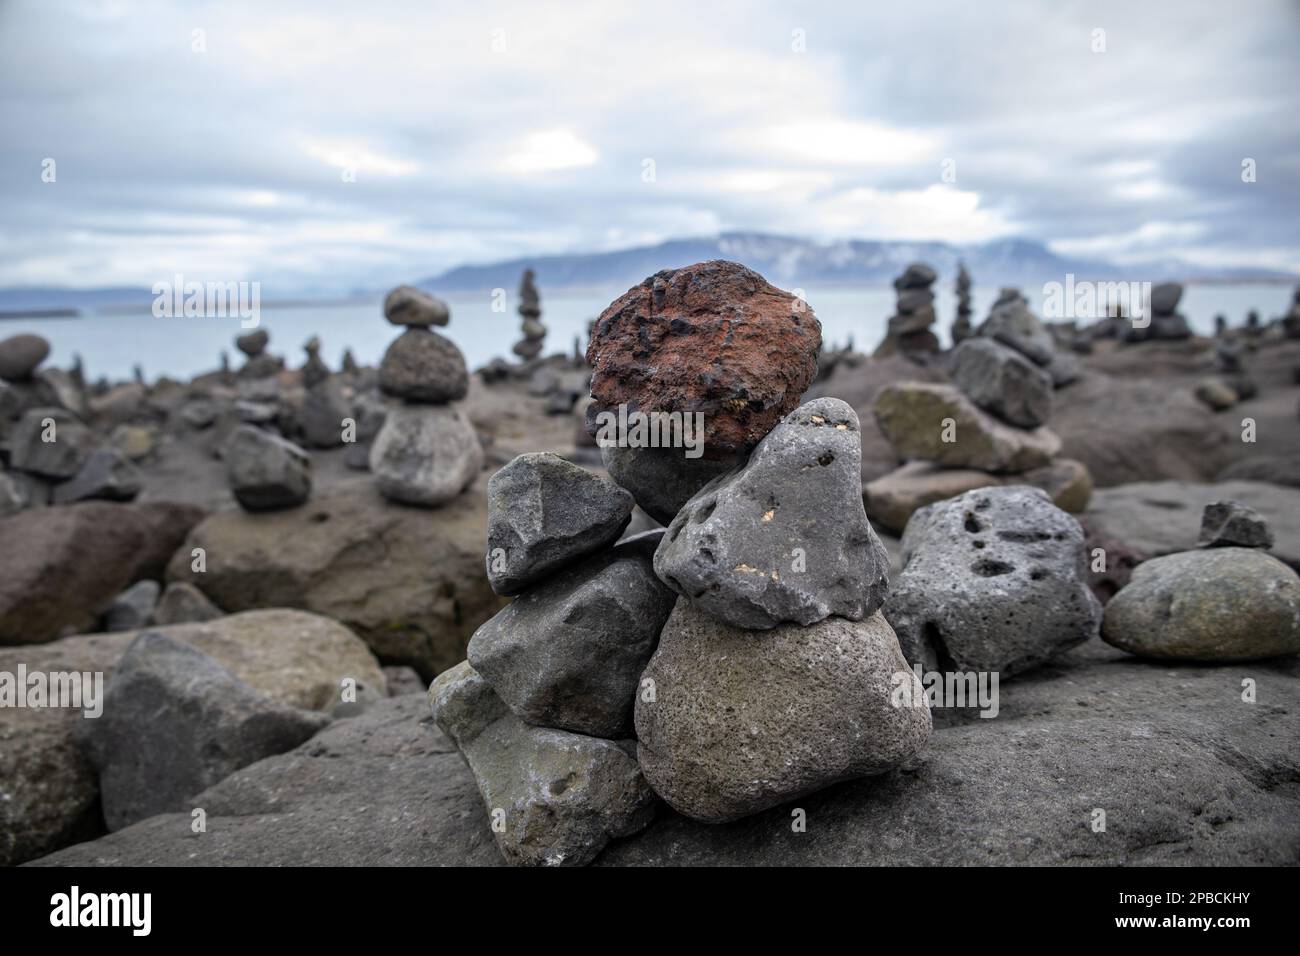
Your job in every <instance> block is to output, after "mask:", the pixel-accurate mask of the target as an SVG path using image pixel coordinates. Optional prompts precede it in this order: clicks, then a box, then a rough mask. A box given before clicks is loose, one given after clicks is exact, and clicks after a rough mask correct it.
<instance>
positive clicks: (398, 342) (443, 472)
mask: <svg viewBox="0 0 1300 956" xmlns="http://www.w3.org/2000/svg"><path fill="white" fill-rule="evenodd" d="M384 316H385V318H387V319H388V321H389V322H390V323H392V324H393V325H397V326H403V327H405V331H404V332H403V333H402V334H401V335H399V336H398V337H397V338H396V339H395V340H394V341H393V343H392V344H391V345H389V347H388V350H387V351H386V352H385V353H384V357H383V360H382V361H381V362H380V364H379V388H380V390H381V391H382V392H383V393H384V394H385V395H388V396H390V397H392V398H396V399H400V400H401V403H402V404H401V405H400V406H398V407H396V408H393V409H392V410H390V411H389V412H388V413H387V415H386V417H385V418H384V421H383V425H382V427H381V428H380V429H379V431H378V433H377V434H376V435H375V436H374V440H373V443H372V444H371V446H370V456H369V464H370V471H371V472H373V473H374V476H375V482H376V484H377V485H378V487H379V490H380V492H381V493H382V494H383V495H384V496H385V497H387V498H390V499H392V500H394V501H400V502H402V503H404V504H411V505H418V506H420V507H425V508H435V507H438V506H439V505H442V504H445V503H447V502H448V501H450V500H452V499H453V498H455V497H456V496H457V495H459V494H460V493H461V492H462V491H464V490H465V488H466V487H468V486H469V485H470V484H471V483H472V482H473V481H474V479H475V478H476V477H477V476H478V473H479V470H480V469H481V468H482V466H483V448H482V446H481V444H480V443H479V440H478V435H477V433H476V432H475V431H474V427H473V426H472V425H471V424H470V423H469V419H468V418H467V417H466V416H465V413H464V412H463V411H462V410H461V408H460V406H459V404H457V403H458V402H459V401H460V400H461V399H463V398H464V397H465V395H466V393H467V392H468V391H469V371H468V369H467V368H466V367H465V357H464V355H462V354H461V351H460V349H458V348H457V347H456V344H455V343H454V342H452V341H451V339H449V338H447V337H446V336H444V335H441V334H439V333H437V332H435V331H433V329H431V328H430V326H431V325H440V326H445V325H447V324H448V323H449V322H450V321H451V310H450V309H449V308H448V306H447V304H446V303H445V302H443V301H442V300H441V299H438V298H437V297H435V296H432V295H430V294H428V293H427V292H424V291H422V290H420V289H415V288H412V287H410V286H401V287H399V288H397V289H394V290H393V291H392V292H390V293H389V294H388V296H387V298H386V299H385V300H384Z"/></svg>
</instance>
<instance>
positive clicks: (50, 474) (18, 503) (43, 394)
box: [0, 333, 144, 517]
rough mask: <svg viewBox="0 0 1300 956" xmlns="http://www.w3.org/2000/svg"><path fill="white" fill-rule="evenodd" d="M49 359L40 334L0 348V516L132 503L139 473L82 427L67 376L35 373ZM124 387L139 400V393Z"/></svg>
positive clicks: (78, 395)
mask: <svg viewBox="0 0 1300 956" xmlns="http://www.w3.org/2000/svg"><path fill="white" fill-rule="evenodd" d="M49 354H50V343H49V342H48V341H47V340H46V339H45V338H43V337H42V336H39V335H32V334H29V333H24V334H19V335H14V336H11V337H9V338H6V339H4V340H3V341H0V445H3V447H4V454H0V517H3V516H5V515H9V514H13V513H15V512H18V511H22V510H24V509H26V508H33V507H43V506H45V505H47V504H69V503H71V502H74V501H85V500H91V499H99V500H107V501H130V500H131V499H133V498H135V497H136V496H137V495H138V494H139V493H140V491H141V490H142V488H143V475H142V474H141V472H140V470H139V468H137V467H136V466H135V464H133V463H132V461H131V460H130V459H128V458H127V456H126V455H125V453H124V452H123V451H121V450H120V449H118V448H117V447H115V446H114V445H113V444H111V443H107V444H106V443H104V442H103V440H102V438H101V436H100V435H99V434H98V433H97V432H96V431H95V429H93V428H92V427H91V426H90V425H89V424H87V422H86V420H85V419H84V416H85V415H86V413H87V407H86V403H85V400H84V393H83V392H82V391H80V390H79V389H78V388H77V387H76V385H75V382H74V377H73V375H71V374H70V373H68V372H66V371H64V370H63V369H57V368H49V367H46V368H42V367H41V363H42V362H44V361H45V359H46V358H47V357H48V356H49ZM129 388H130V389H131V390H132V391H133V392H134V393H136V394H138V395H139V396H140V398H141V399H142V400H143V397H144V392H143V389H139V388H138V387H137V386H134V385H132V386H129ZM105 407H106V408H107V407H111V405H106V406H105Z"/></svg>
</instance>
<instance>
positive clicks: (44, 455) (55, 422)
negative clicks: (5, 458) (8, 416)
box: [9, 407, 97, 480]
mask: <svg viewBox="0 0 1300 956" xmlns="http://www.w3.org/2000/svg"><path fill="white" fill-rule="evenodd" d="M47 439H48V440H47ZM96 444H97V440H96V438H95V434H94V432H92V431H91V430H90V429H89V428H87V427H86V426H85V425H84V424H83V423H82V422H81V421H80V420H79V419H78V418H77V416H76V415H74V414H72V412H70V411H68V410H67V409H63V408H53V407H45V408H31V409H28V410H27V411H26V412H24V413H23V416H22V418H20V419H19V420H18V423H17V424H16V425H15V426H14V427H13V431H12V432H10V434H9V464H10V465H11V466H13V467H14V468H17V469H19V470H20V471H30V472H32V473H33V474H36V475H40V476H42V477H44V478H53V479H55V480H62V479H67V478H71V477H73V476H74V475H75V474H76V473H77V472H78V471H80V470H81V466H82V465H84V464H85V463H86V459H87V458H89V457H90V455H91V452H93V451H94V450H95V445H96Z"/></svg>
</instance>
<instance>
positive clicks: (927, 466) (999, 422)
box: [863, 288, 1092, 532]
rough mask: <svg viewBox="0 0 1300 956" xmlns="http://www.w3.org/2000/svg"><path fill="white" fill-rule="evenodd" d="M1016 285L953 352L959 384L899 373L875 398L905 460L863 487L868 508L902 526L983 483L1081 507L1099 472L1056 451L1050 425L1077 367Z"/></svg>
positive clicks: (954, 373) (879, 416) (885, 427)
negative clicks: (1056, 396) (1059, 392)
mask: <svg viewBox="0 0 1300 956" xmlns="http://www.w3.org/2000/svg"><path fill="white" fill-rule="evenodd" d="M1072 360H1073V357H1072V356H1069V355H1065V354H1058V353H1057V352H1056V350H1055V345H1054V343H1053V341H1052V338H1051V336H1050V334H1049V333H1048V332H1047V330H1046V329H1045V328H1044V327H1043V325H1042V323H1041V322H1039V320H1038V318H1037V316H1035V315H1034V314H1033V313H1032V312H1031V311H1030V310H1029V306H1028V303H1027V302H1026V301H1025V299H1024V297H1023V296H1022V295H1021V294H1020V292H1019V291H1018V290H1016V289H1011V288H1006V289H1003V290H1002V292H1001V294H1000V295H999V296H998V299H997V301H996V302H995V303H994V305H993V308H992V309H991V310H990V312H989V317H988V319H987V320H986V321H985V322H984V323H983V325H981V326H980V329H979V334H978V335H975V336H972V337H969V338H966V339H964V340H963V341H961V342H960V343H958V344H957V346H956V348H954V349H953V350H952V352H951V354H950V355H949V356H948V365H949V372H950V375H951V378H952V384H950V385H945V384H934V383H924V382H899V383H895V384H893V385H889V386H886V387H885V388H884V389H882V390H881V391H880V393H879V395H878V396H877V398H876V402H875V405H874V406H873V408H872V411H873V413H874V414H875V417H876V422H877V424H879V426H880V429H881V431H883V432H884V434H885V437H886V438H887V439H888V440H889V442H890V444H891V445H892V446H893V448H894V451H895V452H896V453H897V454H898V457H899V458H901V459H904V461H905V462H906V464H904V465H903V466H902V467H900V468H899V469H897V470H896V471H894V472H892V473H890V474H888V475H885V476H883V477H882V478H879V479H876V480H875V481H873V482H871V483H870V484H869V485H867V486H866V487H865V488H864V489H863V494H864V495H865V497H866V501H867V513H868V514H869V515H870V516H871V517H872V519H873V520H876V521H878V522H880V523H881V524H882V525H884V526H885V527H887V528H889V529H890V530H893V531H896V532H898V531H902V530H903V529H904V528H905V527H906V525H907V521H908V519H909V518H910V517H911V515H912V514H913V512H915V511H916V510H917V509H918V508H921V507H923V506H925V505H928V504H933V503H934V502H936V501H942V500H944V499H946V498H949V497H952V496H954V495H958V494H962V493H964V492H967V491H972V490H974V489H977V488H985V487H992V486H1000V485H1008V484H1026V485H1031V486H1034V487H1038V488H1042V489H1043V490H1044V491H1046V492H1047V493H1048V494H1049V495H1050V496H1051V497H1052V499H1053V500H1054V501H1055V502H1056V503H1057V504H1059V505H1060V506H1061V507H1063V508H1066V509H1067V510H1070V511H1082V510H1083V509H1084V508H1085V507H1086V506H1087V503H1088V498H1089V496H1090V495H1091V492H1092V479H1091V477H1090V476H1089V474H1088V470H1087V468H1086V467H1084V466H1083V465H1082V464H1081V463H1080V462H1077V461H1072V460H1062V459H1057V457H1056V456H1057V454H1058V453H1059V452H1060V449H1061V441H1060V439H1059V438H1058V437H1057V436H1056V434H1055V433H1054V432H1053V431H1052V430H1051V429H1050V428H1048V427H1047V421H1048V419H1049V417H1050V416H1051V412H1052V402H1053V393H1054V388H1055V387H1056V386H1057V385H1058V384H1060V382H1061V381H1063V380H1068V379H1069V378H1070V376H1071V375H1073V374H1077V369H1072V368H1071V367H1069V366H1068V364H1067V363H1068V362H1069V361H1072Z"/></svg>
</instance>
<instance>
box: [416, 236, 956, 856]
mask: <svg viewBox="0 0 1300 956" xmlns="http://www.w3.org/2000/svg"><path fill="white" fill-rule="evenodd" d="M820 340H821V333H820V325H819V323H818V322H817V320H816V317H815V316H813V315H812V314H811V312H809V311H808V310H807V308H806V307H803V308H802V309H800V308H796V307H795V306H794V299H793V297H791V296H789V295H788V294H787V293H784V292H781V291H780V290H778V289H776V288H774V287H773V286H771V285H769V284H768V283H767V282H766V281H765V280H763V278H762V277H761V276H759V275H757V274H756V273H754V272H752V271H751V270H749V269H746V268H744V267H743V266H739V265H737V264H735V263H728V262H707V263H700V264H697V265H694V266H688V267H686V268H684V269H677V270H669V271H665V272H661V273H659V274H657V275H655V276H653V277H651V278H650V279H647V280H646V281H645V282H644V283H642V284H641V285H640V286H638V287H636V288H634V289H632V290H630V291H629V292H628V293H627V294H626V295H624V296H622V297H620V298H619V299H618V300H617V301H615V302H614V303H613V304H612V305H611V306H610V307H609V308H608V309H607V310H606V311H605V312H604V313H603V314H602V315H601V317H600V319H599V321H598V323H597V327H596V330H595V333H594V334H593V336H592V339H591V343H590V345H589V347H588V360H589V361H590V362H591V364H592V366H593V368H594V379H593V382H592V395H593V402H592V406H591V407H592V409H594V410H595V411H596V414H599V413H600V412H602V411H606V410H608V409H609V408H610V407H611V406H618V405H626V406H630V407H632V408H634V409H637V410H643V411H650V410H657V411H662V412H672V411H676V412H691V411H702V412H705V413H706V430H705V441H706V447H708V446H710V445H715V444H716V448H714V452H715V453H716V454H718V455H719V456H720V458H721V460H722V461H724V462H727V463H728V464H727V465H726V467H727V468H728V469H730V473H729V474H728V475H727V476H726V477H725V478H720V479H719V480H717V481H714V482H712V483H710V484H708V486H707V487H703V488H701V487H700V484H701V483H702V482H701V481H700V480H699V479H700V478H701V477H702V476H701V475H700V474H699V473H697V472H695V471H693V470H689V469H686V468H681V467H678V463H677V458H678V457H679V456H674V455H666V456H664V457H662V458H659V459H657V460H656V464H655V466H654V467H655V473H654V474H653V475H648V474H646V473H645V471H646V469H643V468H634V469H633V470H632V471H631V473H630V474H631V476H632V478H633V479H634V480H633V481H631V482H630V486H629V487H626V488H620V487H619V486H618V484H617V483H616V482H611V481H610V480H608V479H605V478H601V477H597V476H596V475H592V474H589V473H587V472H585V471H583V470H582V469H581V468H579V467H577V466H576V465H573V464H571V463H568V462H565V461H563V460H562V459H560V458H557V457H555V456H553V455H545V454H533V455H523V456H521V457H519V458H517V459H515V460H514V461H513V462H511V463H510V464H509V465H507V466H506V467H505V468H503V469H502V470H501V471H499V472H498V473H497V474H496V475H494V476H493V477H492V479H491V480H490V481H489V482H488V508H489V516H488V554H487V571H488V578H489V580H490V581H491V583H492V586H493V588H494V589H495V590H496V591H497V592H498V593H500V594H507V595H512V596H514V601H513V603H511V604H510V605H509V606H508V607H506V608H505V609H504V610H503V611H501V612H500V613H498V614H497V616H496V617H494V618H493V619H492V620H490V621H488V622H487V623H486V624H484V625H483V626H482V627H480V628H479V630H478V631H477V632H476V633H475V635H474V637H473V639H472V640H471V641H470V644H469V650H468V660H467V661H466V662H465V663H463V664H461V665H459V666H458V667H456V668H453V669H452V670H450V671H447V672H445V673H444V674H442V675H440V676H439V677H438V679H437V680H435V681H434V683H433V686H432V687H431V688H430V691H429V696H430V700H431V702H432V706H433V713H434V719H435V720H436V722H437V723H438V725H439V726H440V727H441V728H442V729H443V731H444V732H446V733H447V735H448V736H449V737H451V738H452V740H453V741H455V743H456V745H457V746H458V747H459V748H460V751H461V754H462V755H463V756H464V758H465V760H466V762H467V763H468V765H469V767H470V770H471V771H472V772H473V774H474V777H475V779H476V781H477V783H478V786H479V790H480V792H481V793H482V795H483V802H484V807H485V811H486V812H487V813H488V814H489V815H491V816H492V817H493V820H494V823H495V824H496V825H495V826H493V831H494V835H495V837H496V840H497V845H498V847H499V848H500V849H501V852H502V854H503V855H504V856H505V858H506V859H507V860H508V861H510V862H512V863H518V864H534V865H537V864H540V865H555V864H565V865H580V864H583V863H586V862H588V861H589V860H591V859H592V858H594V857H595V856H596V854H597V853H599V852H600V850H601V849H602V848H603V847H604V846H605V845H606V843H608V842H609V841H610V840H612V839H616V838H619V837H624V836H628V835H630V834H632V833H635V832H636V831H637V830H639V829H641V828H642V827H644V826H646V825H647V823H648V822H649V821H650V819H651V818H652V817H653V815H654V812H655V805H656V803H657V801H658V798H663V799H664V800H665V801H666V802H668V803H669V804H670V805H672V806H673V807H674V808H675V809H676V810H678V811H679V812H680V813H683V814H685V815H687V816H689V817H692V818H694V819H697V820H702V821H706V822H711V823H717V822H724V821H728V820H735V819H738V818H740V817H744V816H747V815H750V814H754V813H758V812H761V811H763V810H765V809H768V808H770V807H773V806H776V805H778V804H780V803H783V802H785V801H787V800H790V799H793V798H795V797H799V796H802V795H804V794H807V793H811V792H813V791H815V790H819V789H821V788H823V787H826V786H830V785H831V784H833V783H837V782H839V781H841V780H849V779H853V778H858V777H866V776H871V775H874V774H879V773H883V772H885V771H887V770H889V769H890V768H893V767H896V766H898V765H899V764H901V763H903V762H904V761H906V760H908V759H909V758H911V757H912V756H913V755H915V754H916V752H917V751H919V750H920V749H921V748H922V747H923V746H924V745H925V743H926V741H927V739H928V737H929V735H930V731H931V719H930V713H929V709H928V705H927V702H926V700H925V695H924V693H923V691H922V689H921V686H920V682H919V681H916V680H915V679H914V677H913V675H912V674H911V672H910V671H909V670H908V668H907V661H906V660H905V659H904V657H903V655H902V652H901V651H900V649H899V644H898V639H897V637H896V636H895V635H894V632H893V630H892V629H891V628H890V626H889V624H888V623H887V622H886V621H885V618H884V616H883V615H882V614H881V612H880V607H881V604H882V603H883V601H884V599H885V595H886V590H887V588H888V578H887V572H888V565H889V559H888V556H887V554H886V552H885V549H884V547H883V545H882V544H881V543H880V541H879V539H877V538H876V536H875V533H874V532H873V531H872V529H871V525H870V523H869V522H868V521H867V517H866V514H865V513H864V512H863V509H862V498H861V444H860V441H861V436H860V432H859V427H858V420H857V416H856V415H855V414H854V412H853V409H852V408H851V407H849V406H848V405H847V404H845V403H844V402H842V401H840V400H839V399H832V398H824V399H817V400H815V401H812V402H809V403H807V404H806V405H803V406H801V407H798V408H794V407H793V406H794V404H795V403H797V402H798V399H799V396H800V394H801V393H802V392H803V390H804V389H805V388H806V387H807V386H808V384H809V383H810V382H811V380H812V377H813V375H814V374H815V370H816V355H817V347H818V345H819V344H820ZM650 367H654V368H657V369H659V372H658V373H657V374H654V375H646V374H645V369H647V368H650ZM702 371H709V372H711V374H707V375H705V374H701V372H702ZM741 395H743V396H746V400H745V401H739V402H738V401H736V400H735V399H736V397H737V396H741ZM669 451H674V449H669ZM737 461H740V462H743V463H744V464H743V467H740V468H735V467H734V465H735V463H736V462H737ZM611 471H612V470H611ZM615 479H616V481H618V476H617V474H616V475H615ZM656 481H657V482H658V483H659V484H661V485H671V486H672V490H671V491H670V490H665V489H662V488H655V487H654V484H655V482H656ZM691 486H694V488H695V489H696V491H695V492H690V493H687V494H686V495H685V497H682V498H678V497H677V494H678V493H679V492H680V491H681V490H682V489H685V488H688V487H691ZM629 492H631V493H629ZM634 499H635V501H636V502H637V503H640V504H641V505H642V506H643V507H646V506H647V505H649V507H651V508H654V511H653V512H652V513H657V514H658V515H663V516H664V517H665V519H666V520H668V521H669V522H670V524H669V527H668V529H667V530H666V531H665V530H663V529H656V530H654V531H649V532H645V533H643V534H639V535H635V536H633V537H631V538H628V539H625V540H623V541H622V542H620V543H618V544H614V542H615V541H616V540H617V539H618V537H619V535H620V534H621V533H622V531H623V529H624V528H625V527H626V526H627V524H628V522H629V520H630V516H631V511H632V505H633V501H634ZM756 508H757V509H765V510H762V511H756ZM801 552H802V553H804V554H805V555H806V562H805V560H804V559H803V558H801V557H800V554H801ZM900 675H901V676H902V678H903V679H904V682H905V684H906V689H908V690H912V691H914V693H913V694H911V695H910V699H911V704H910V706H909V705H897V704H895V703H894V698H893V696H892V695H893V693H894V692H895V691H896V689H897V687H898V681H899V678H900Z"/></svg>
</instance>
